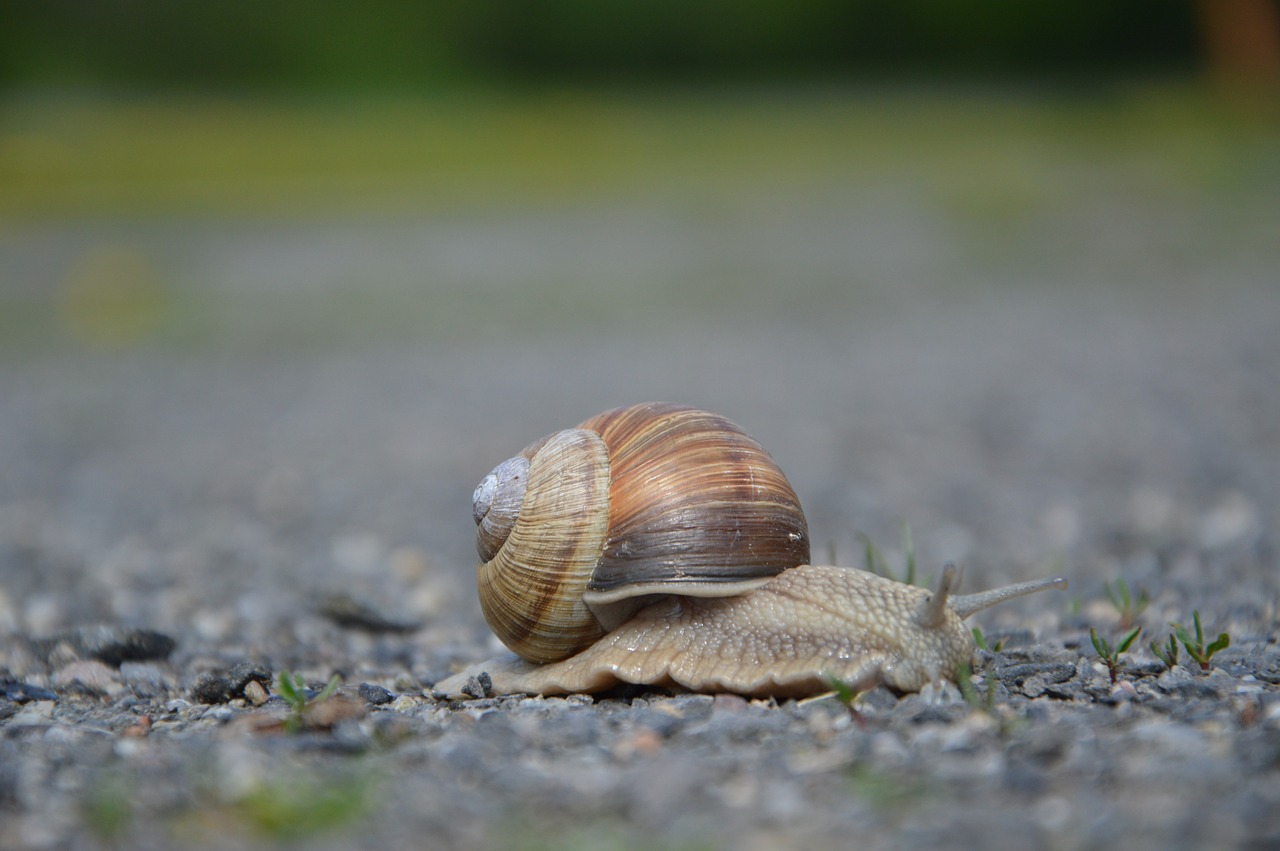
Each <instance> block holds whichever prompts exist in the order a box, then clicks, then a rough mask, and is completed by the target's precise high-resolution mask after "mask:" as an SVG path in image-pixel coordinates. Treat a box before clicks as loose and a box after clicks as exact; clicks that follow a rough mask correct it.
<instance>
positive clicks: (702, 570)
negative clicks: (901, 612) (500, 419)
mask: <svg viewBox="0 0 1280 851" xmlns="http://www.w3.org/2000/svg"><path fill="white" fill-rule="evenodd" d="M473 513H474V519H475V521H476V524H477V527H478V528H477V533H476V548H477V550H478V552H479V554H480V558H481V562H482V563H481V564H480V566H479V571H478V572H479V590H480V604H481V608H482V610H483V611H484V615H485V619H486V620H487V621H488V623H489V626H490V627H491V628H492V629H493V631H494V633H495V634H497V636H498V637H499V638H500V639H501V640H502V641H503V643H504V644H506V645H507V647H509V648H511V649H512V650H513V651H515V652H516V653H517V654H518V655H519V656H520V657H522V658H523V659H525V660H527V661H529V662H534V663H545V662H554V661H556V660H560V659H564V658H566V657H569V656H572V655H573V654H575V653H578V652H579V651H581V650H583V649H584V648H586V647H589V646H590V645H592V644H593V643H595V642H596V641H597V640H598V639H599V638H600V637H601V636H603V635H604V634H605V633H606V632H608V631H609V630H611V629H613V628H615V627H617V626H618V625H620V624H622V623H623V622H625V621H626V620H627V619H628V618H630V617H631V616H632V615H633V614H634V613H635V612H636V611H638V610H639V609H641V608H643V607H645V606H646V605H649V604H650V603H652V602H654V600H655V599H657V597H658V596H660V595H667V594H676V595H680V596H684V597H712V598H715V597H729V596H735V595H741V594H745V593H747V592H749V591H751V590H753V589H756V588H758V587H760V586H762V585H764V584H766V583H768V582H769V581H770V579H772V577H774V576H776V575H777V574H779V573H781V572H782V571H784V570H786V569H788V568H791V567H795V566H797V565H800V564H805V563H807V562H808V561H809V532H808V526H807V524H806V522H805V518H804V514H803V512H802V511H801V509H800V501H799V499H798V498H797V496H796V493H795V491H794V490H793V489H792V487H791V485H790V483H788V481H787V479H786V476H784V475H783V473H782V471H781V470H780V469H778V466H777V465H776V464H775V463H774V462H773V459H772V458H770V457H769V454H768V453H767V452H765V450H764V449H763V448H762V447H761V446H760V444H759V443H757V442H756V441H755V440H754V439H752V438H751V437H750V436H748V435H747V434H746V433H745V432H744V431H743V430H742V429H741V428H739V427H738V426H736V425H734V424H733V423H731V422H730V421H729V420H727V419H725V418H724V417H721V416H718V415H716V414H711V413H708V412H706V411H699V410H696V409H694V408H688V407H683V406H679V405H671V404H665V403H647V404H641V405H633V406H630V407H625V408H617V409H615V410H611V411H606V412H604V413H602V414H599V415H597V416H594V417H591V418H590V419H588V420H586V421H585V422H583V423H581V424H580V425H579V426H577V427H576V428H572V429H566V430H564V431H559V432H556V433H555V434H551V435H548V436H547V437H544V438H542V439H541V440H537V441H535V442H533V443H531V444H530V445H529V446H527V447H526V448H525V449H524V451H522V452H521V453H520V454H519V455H517V456H515V457H514V458H510V459H508V460H506V461H503V462H502V463H501V464H499V465H498V466H497V467H495V468H494V470H493V471H492V472H491V473H489V475H487V476H485V478H484V479H483V480H482V481H481V482H480V484H479V486H477V488H476V490H475V493H474V495H473Z"/></svg>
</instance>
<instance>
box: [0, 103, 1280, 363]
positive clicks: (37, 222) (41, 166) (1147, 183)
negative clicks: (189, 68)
mask: <svg viewBox="0 0 1280 851" xmlns="http://www.w3.org/2000/svg"><path fill="white" fill-rule="evenodd" d="M882 202H884V203H887V204H888V207H887V208H886V209H885V210H883V211H882V210H881V208H880V207H879V206H878V205H880V204H881V203H882ZM637 210H638V211H641V212H639V213H635V211H637ZM619 211H621V212H619ZM548 214H550V217H551V218H550V221H551V225H550V226H549V229H543V230H539V229H538V224H539V223H540V222H544V221H546V220H548ZM1278 216H1280V101H1277V99H1276V98H1274V97H1266V96H1261V97H1247V96H1243V95H1239V96H1228V95H1224V93H1223V92H1221V91H1218V90H1211V89H1208V88H1202V87H1195V86H1172V85H1170V86H1160V85H1132V86H1128V87H1113V88H1111V89H1109V90H1107V91H1105V92H1099V91H1091V92H1084V91H1069V90H1059V91H992V90H986V91H982V90H941V89H918V90H909V89H896V90H888V89H861V90H830V89H828V90H819V89H807V90H788V89H777V90H770V91H747V90H703V91H680V92H659V91H649V92H643V91H632V92H630V93H627V94H618V93H609V92H603V91H596V92H584V91H577V92H555V91H540V92H526V93H523V94H519V95H516V94H503V95H499V94H493V93H477V94H474V95H472V96H467V97H463V96H461V95H456V94H455V95H451V96H439V97H432V98H416V99H411V98H399V99H380V100H379V99H374V100H327V101H326V100H296V99H295V100H272V99H265V98H261V99H239V100H233V99H226V98H216V97H207V98H196V99H192V98H186V99H160V98H143V97H123V96H118V97H88V96H85V97H72V96H65V95H64V96H55V95H48V94H45V95H39V94H27V95H25V96H13V95H11V96H8V97H7V98H6V99H4V100H0V349H4V350H8V351H10V352H15V351H17V352H30V351H32V350H33V349H40V348H48V347H49V346H55V347H56V346H61V345H62V344H64V343H66V342H68V341H71V342H73V343H74V344H75V345H77V346H89V347H91V348H94V349H121V348H129V347H132V346H134V345H137V344H140V343H160V344H164V345H169V346H176V347H178V348H191V347H196V348H206V347H208V346H216V347H220V348H224V349H228V350H235V351H241V350H263V349H265V350H269V351H278V350H281V349H287V350H292V349H296V348H298V347H300V346H309V345H321V346H330V345H333V344H334V343H343V342H350V341H358V342H367V341H370V340H373V341H381V340H388V339H391V340H394V339H427V338H435V339H448V338H450V337H451V335H452V336H456V335H458V334H460V333H467V334H468V335H471V336H473V337H474V336H478V337H479V338H481V339H484V338H492V339H498V338H506V337H509V336H511V335H512V334H521V335H531V334H533V335H537V334H544V335H545V334H557V333H559V332H560V331H561V330H562V329H563V328H564V327H565V326H566V325H567V323H568V321H569V319H570V318H572V320H573V321H574V322H575V323H576V325H575V327H598V329H599V331H600V332H601V333H611V332H612V331H614V330H620V329H621V330H625V329H628V328H634V327H638V326H639V323H640V321H641V319H642V318H643V317H654V318H661V319H662V320H663V322H664V323H666V324H668V325H669V324H672V323H675V322H678V321H680V320H687V319H689V318H690V317H692V318H693V319H694V320H695V321H696V320H697V318H698V317H703V318H714V319H715V320H716V321H737V320H742V319H744V318H746V319H754V320H764V319H767V321H768V322H769V323H770V324H771V325H776V323H777V322H779V321H783V320H788V319H789V320H792V321H794V322H799V323H808V322H811V321H814V320H816V319H823V318H828V317H840V316H847V315H849V312H850V311H851V310H855V309H861V308H863V307H865V306H866V305H867V304H868V303H869V301H870V300H874V299H876V298H894V299H901V298H903V297H904V296H902V295H899V294H896V293H898V292H899V289H900V288H899V285H901V284H906V285H908V287H910V286H914V285H917V284H920V283H921V282H923V283H924V285H925V287H926V290H927V291H928V292H930V293H932V294H935V295H936V294H938V293H941V292H947V291H956V292H961V293H963V292H965V290H966V287H967V286H971V285H972V282H974V281H979V280H981V281H987V280H990V279H992V278H993V277H995V276H993V275H992V274H991V273H992V271H993V270H995V271H997V272H999V271H1000V270H1001V264H1003V268H1004V272H1005V273H1007V274H1005V276H1006V277H1007V278H1009V279H1011V280H1018V281H1025V280H1028V279H1032V280H1034V279H1041V280H1048V281H1054V280H1058V281H1061V280H1072V281H1082V280H1083V281H1090V282H1096V285H1099V286H1109V285H1110V284H1111V283H1113V282H1115V281H1147V282H1157V283H1158V284H1159V285H1160V286H1162V287H1169V286H1173V285H1175V284H1176V283H1177V282H1178V281H1179V280H1181V281H1183V282H1189V284H1190V285H1191V286H1194V287H1201V281H1202V279H1205V278H1206V276H1207V275H1212V276H1213V278H1212V280H1213V281H1216V280H1221V279H1223V278H1224V277H1227V275H1224V274H1222V270H1223V269H1226V270H1227V271H1228V272H1230V271H1231V270H1232V269H1234V268H1236V267H1237V266H1239V265H1240V264H1242V263H1243V264H1245V265H1246V266H1247V265H1248V264H1250V263H1252V264H1254V266H1257V267H1265V266H1267V265H1268V264H1272V261H1273V260H1276V262H1280V259H1277V254H1278V249H1277V248H1276V242H1277V241H1276V240H1275V239H1274V234H1275V222H1276V220H1277V217H1278ZM406 222H407V223H409V224H408V225H406V224H405V223H406ZM448 222H459V223H461V224H460V225H458V227H459V230H456V231H454V230H450V229H449V228H448V227H445V228H444V229H443V230H442V229H441V225H442V224H443V223H448ZM495 222H496V224H494V223H495ZM655 222H656V223H657V224H655ZM615 223H616V224H615ZM592 226H594V229H592ZM633 226H634V227H636V228H637V229H638V232H637V233H631V232H629V231H628V232H626V233H622V232H621V231H623V230H627V229H629V228H632V227H633ZM646 228H648V230H646ZM206 231H208V233H206ZM388 234H389V235H388ZM335 235H336V238H338V239H339V240H340V242H339V243H338V244H336V245H330V244H329V241H330V240H332V239H334V238H335ZM454 235H461V236H462V238H463V241H464V243H466V244H465V245H464V246H463V247H462V248H461V249H460V253H457V254H448V255H447V257H446V258H445V259H443V260H442V259H440V258H441V255H442V254H447V252H448V250H449V247H450V245H449V240H450V239H451V238H452V237H453V236H454ZM512 238H514V240H515V242H517V243H518V244H517V245H516V246H514V247H510V246H505V245H503V244H502V241H503V240H507V239H512ZM423 239H430V240H433V241H432V242H430V243H429V244H428V245H427V247H426V248H423V247H422V246H420V245H419V243H420V242H421V241H422V240H423ZM601 239H603V240H604V241H606V242H609V245H606V246H604V247H603V248H601V247H600V246H598V245H597V244H595V242H593V240H601ZM32 246H35V247H32ZM193 247H194V254H192V252H193ZM243 251H254V252H257V254H260V255H264V262H262V263H261V264H258V263H256V262H254V261H249V262H243V263H241V264H239V265H234V264H233V270H232V272H230V273H228V272H226V267H227V265H228V263H230V262H231V261H230V260H228V258H234V257H236V256H237V255H239V254H240V253H241V252H243ZM184 252H185V253H184ZM264 252H265V254H264ZM468 252H472V253H468ZM672 252H675V254H676V255H677V256H675V257H671V258H669V257H668V256H667V255H668V254H671V253H672ZM680 252H684V253H683V254H681V253H680ZM872 255H874V256H872ZM255 256H256V255H255ZM192 257H195V258H196V259H195V260H192ZM210 258H213V259H212V260H211V259H210ZM13 259H16V261H18V262H10V261H11V260H13ZM211 264H212V266H211ZM1019 264H1021V265H1019ZM210 268H212V269H214V271H212V272H211V271H210ZM1010 268H1012V269H1013V272H1012V273H1009V272H1008V270H1009V269H1010ZM15 270H16V271H15ZM1246 271H1248V270H1246ZM1248 274H1256V273H1254V272H1248ZM211 275H212V276H213V277H209V276H211ZM229 275H238V277H229ZM219 276H220V277H219ZM206 278H207V279H206ZM966 281H967V282H969V283H968V284H966ZM887 294H888V295H887Z"/></svg>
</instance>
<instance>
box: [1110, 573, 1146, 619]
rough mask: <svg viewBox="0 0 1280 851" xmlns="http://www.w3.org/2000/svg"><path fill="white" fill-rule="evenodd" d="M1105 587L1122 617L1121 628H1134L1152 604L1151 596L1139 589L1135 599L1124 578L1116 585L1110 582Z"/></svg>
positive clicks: (1112, 603) (1118, 580)
mask: <svg viewBox="0 0 1280 851" xmlns="http://www.w3.org/2000/svg"><path fill="white" fill-rule="evenodd" d="M1103 587H1104V589H1105V590H1106V593H1107V599H1108V600H1110V601H1111V605H1112V606H1114V607H1115V610H1116V612H1117V613H1118V614H1119V615H1120V628H1121V629H1123V630H1127V629H1130V628H1132V627H1133V626H1134V624H1136V623H1137V621H1138V618H1139V617H1140V616H1141V615H1142V613H1143V612H1144V611H1146V608H1147V606H1148V605H1150V604H1151V596H1150V595H1149V594H1147V592H1146V591H1144V590H1142V589H1138V595H1137V596H1136V597H1134V596H1133V595H1132V594H1131V593H1130V592H1129V583H1127V582H1125V581H1124V577H1121V578H1119V579H1117V580H1116V581H1115V584H1114V585H1113V584H1112V583H1110V582H1108V583H1106V584H1105V585H1104V586H1103Z"/></svg>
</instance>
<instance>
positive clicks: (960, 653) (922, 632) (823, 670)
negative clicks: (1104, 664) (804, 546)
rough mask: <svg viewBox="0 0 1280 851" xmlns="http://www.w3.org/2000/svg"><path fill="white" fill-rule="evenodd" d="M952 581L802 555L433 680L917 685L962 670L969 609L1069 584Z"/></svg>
mask: <svg viewBox="0 0 1280 851" xmlns="http://www.w3.org/2000/svg"><path fill="white" fill-rule="evenodd" d="M955 581H956V580H955V571H954V569H953V568H950V567H949V568H948V569H947V570H946V571H944V573H943V578H942V581H941V583H940V585H939V588H938V589H937V590H936V591H933V592H930V591H928V590H926V589H924V588H919V587H916V586H913V585H906V584H904V583H900V582H895V581H893V580H890V579H886V578H884V577H881V576H878V575H876V574H872V573H868V572H866V571H863V570H857V569H854V568H847V567H824V566H814V565H803V566H800V567H796V568H793V569H791V570H788V571H785V572H783V573H782V574H780V575H779V576H778V577H777V578H775V579H774V580H772V581H771V582H769V583H768V584H767V585H764V586H763V587H761V588H759V589H757V590H756V591H753V592H751V593H749V594H744V595H741V596H737V597H723V598H714V599H699V598H685V597H676V596H672V597H669V598H666V599H664V600H660V601H658V602H656V603H654V604H652V605H650V606H648V607H647V608H645V609H643V610H641V611H639V612H637V613H636V615H635V616H634V617H633V618H631V619H630V620H628V621H627V622H626V623H624V624H622V625H621V626H620V627H618V628H617V629H615V630H613V631H612V632H610V633H609V634H607V635H606V636H604V637H603V638H601V639H600V640H599V641H597V642H596V643H595V644H593V645H592V646H591V647H589V648H588V649H586V650H584V651H582V652H581V653H578V654H577V655H575V656H573V657H571V658H569V659H566V660H564V661H560V662H554V663H551V664H546V665H537V664H533V663H530V662H527V661H525V660H523V659H520V658H518V657H515V656H509V657H499V658H497V659H492V660H490V661H488V662H485V663H482V664H480V665H476V666H474V667H472V668H470V669H468V670H466V671H463V672H462V673H460V674H457V675H455V676H452V677H449V678H448V679H445V680H442V681H441V682H439V683H437V684H436V686H435V689H434V691H435V692H436V693H438V694H441V695H445V696H452V697H460V696H464V695H466V694H467V692H466V689H467V685H468V681H470V680H472V678H473V677H475V676H477V675H478V674H480V673H481V672H484V673H486V674H488V676H489V679H490V682H491V692H492V693H494V694H565V693H575V692H595V691H601V690H605V689H609V688H611V687H614V686H617V685H619V684H621V683H637V684H646V685H654V686H663V687H674V688H679V689H686V690H690V691H700V692H712V693H716V692H732V693H736V694H742V695H746V696H756V697H760V696H772V697H779V698H785V697H803V696H806V695H812V694H819V693H822V692H825V691H829V690H830V688H831V681H832V680H833V679H836V680H839V681H841V682H843V683H845V684H846V685H848V686H849V687H850V688H851V689H853V690H854V691H855V692H861V691H864V690H867V689H870V688H874V687H875V686H877V685H886V686H888V687H890V688H892V689H894V690H896V691H899V692H912V691H919V690H920V689H922V688H924V687H925V686H926V685H928V684H930V683H940V682H941V681H942V680H944V679H945V680H952V681H954V680H955V678H956V676H957V674H958V672H959V670H960V668H961V666H963V665H964V664H965V663H967V662H969V661H970V660H971V658H972V656H973V652H974V641H973V636H972V633H971V632H970V630H969V629H968V627H966V626H965V624H964V622H963V617H962V614H961V613H962V612H963V613H964V614H965V615H967V614H969V613H971V612H973V611H977V610H978V609H981V608H985V607H986V606H988V605H993V604H994V603H997V602H1000V601H1002V600H1004V599H1008V598H1009V597H1011V596H1021V595H1023V594H1028V593H1032V592H1034V591H1039V590H1043V589H1045V588H1049V587H1065V586H1066V582H1065V580H1062V579H1060V578H1055V579H1048V580H1042V581H1038V582H1029V583H1022V584H1021V585H1018V586H1009V587H1008V588H1006V589H997V590H996V591H993V592H986V593H983V594H973V595H967V596H961V597H952V596H949V591H950V588H951V587H952V585H953V584H954V583H955ZM471 696H475V695H474V694H472V695H471Z"/></svg>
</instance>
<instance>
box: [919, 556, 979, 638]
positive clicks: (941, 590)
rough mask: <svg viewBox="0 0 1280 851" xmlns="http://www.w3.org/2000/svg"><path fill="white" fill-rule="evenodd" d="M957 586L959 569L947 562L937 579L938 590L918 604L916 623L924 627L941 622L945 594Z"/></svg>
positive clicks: (944, 606) (944, 608) (944, 605)
mask: <svg viewBox="0 0 1280 851" xmlns="http://www.w3.org/2000/svg"><path fill="white" fill-rule="evenodd" d="M959 587H960V571H959V570H958V569H956V566H955V564H954V563H952V562H947V563H946V564H945V565H943V566H942V578H941V579H939V580H938V590H937V591H934V592H933V594H931V595H930V596H929V599H927V600H925V601H924V602H923V603H921V604H920V611H919V612H917V613H916V623H918V624H920V626H922V627H925V628H926V629H931V628H933V627H936V626H938V625H939V624H941V623H942V619H943V617H945V615H946V611H947V595H948V594H950V593H951V589H953V588H959ZM973 596H978V595H973ZM961 617H963V615H961Z"/></svg>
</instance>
